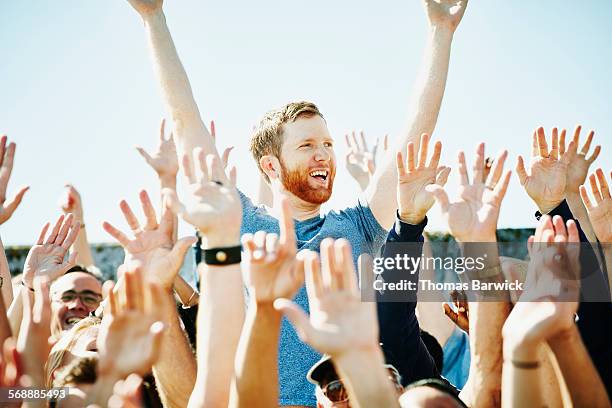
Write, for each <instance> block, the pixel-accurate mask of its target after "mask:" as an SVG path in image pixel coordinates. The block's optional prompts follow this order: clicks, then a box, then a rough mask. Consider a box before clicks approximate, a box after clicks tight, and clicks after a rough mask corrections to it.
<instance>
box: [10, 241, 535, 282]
mask: <svg viewBox="0 0 612 408" xmlns="http://www.w3.org/2000/svg"><path fill="white" fill-rule="evenodd" d="M531 234H533V229H500V230H498V231H497V238H498V241H499V242H517V241H518V242H527V238H528V237H529V236H530V235H531ZM427 236H428V237H429V239H430V240H431V241H443V242H451V241H453V239H452V237H451V236H450V235H448V234H445V233H437V232H434V233H428V234H427ZM29 249H30V248H29V247H27V246H13V247H7V248H5V252H6V257H7V259H8V263H9V268H10V270H11V275H13V276H15V275H18V274H20V273H21V272H22V271H23V264H24V262H25V258H26V256H27V255H28V251H29ZM92 252H93V257H94V260H95V261H96V266H97V267H98V268H99V269H100V271H101V272H102V275H103V276H104V278H105V279H112V278H114V276H115V271H116V270H117V267H118V266H119V265H120V264H121V263H122V262H123V256H124V255H123V249H122V248H121V247H120V246H117V245H110V244H93V245H92ZM526 252H527V248H526V247H525V253H526ZM509 256H510V255H509ZM516 256H521V257H522V256H524V254H516ZM187 258H188V259H189V260H188V261H187V262H185V264H184V265H183V269H182V270H181V275H183V276H184V277H185V278H186V279H187V281H190V282H193V281H194V277H193V265H194V262H193V261H192V259H193V257H192V256H189V255H188V256H187Z"/></svg>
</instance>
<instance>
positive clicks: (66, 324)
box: [50, 272, 102, 333]
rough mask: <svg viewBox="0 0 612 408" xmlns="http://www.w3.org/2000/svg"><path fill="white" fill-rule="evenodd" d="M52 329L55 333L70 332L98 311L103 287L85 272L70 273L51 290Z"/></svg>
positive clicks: (52, 286) (59, 279)
mask: <svg viewBox="0 0 612 408" xmlns="http://www.w3.org/2000/svg"><path fill="white" fill-rule="evenodd" d="M50 296H51V328H52V331H53V332H54V333H58V332H62V331H66V330H70V329H71V328H72V327H73V326H74V325H75V324H76V323H77V322H79V321H80V320H81V319H83V318H85V317H87V316H88V315H89V313H90V312H92V311H94V310H96V309H97V307H98V306H99V305H100V301H101V300H102V285H101V284H100V282H99V281H98V280H97V279H96V278H94V277H93V276H92V275H90V274H88V273H85V272H70V273H67V274H66V275H64V276H62V277H60V278H58V279H57V280H56V281H55V282H53V284H52V285H51V288H50Z"/></svg>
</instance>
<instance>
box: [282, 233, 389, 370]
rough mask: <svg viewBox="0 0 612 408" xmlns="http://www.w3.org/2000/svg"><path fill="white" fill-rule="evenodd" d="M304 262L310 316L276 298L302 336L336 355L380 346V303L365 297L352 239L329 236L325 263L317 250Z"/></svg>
mask: <svg viewBox="0 0 612 408" xmlns="http://www.w3.org/2000/svg"><path fill="white" fill-rule="evenodd" d="M303 262H304V269H305V271H306V290H307V292H308V303H309V305H310V317H309V316H308V315H307V314H306V313H305V312H304V311H303V310H302V309H301V308H300V307H299V306H297V305H296V304H295V303H293V302H291V301H290V300H288V299H277V300H276V301H275V302H274V307H275V308H276V309H278V310H280V311H282V312H283V313H285V314H286V315H287V317H288V318H289V320H290V321H291V323H292V324H293V325H294V326H295V328H296V331H297V332H298V335H299V336H300V338H301V339H302V340H303V341H305V342H306V343H308V344H310V345H311V346H312V347H314V348H315V349H317V350H318V351H319V352H321V353H327V354H330V355H331V356H332V357H333V358H338V357H340V356H341V355H342V354H343V353H352V352H355V351H360V350H371V349H372V348H376V347H378V324H377V322H376V303H374V302H362V301H361V297H360V292H359V288H358V286H357V277H356V274H355V268H354V266H353V257H352V255H351V248H350V244H349V243H348V241H346V240H344V239H339V240H337V241H334V240H333V239H331V238H326V239H324V240H323V242H321V266H319V256H318V255H317V254H316V253H315V252H308V253H306V254H305V256H304V257H303ZM366 273H367V272H366ZM368 290H373V289H372V288H371V287H369V288H368ZM372 296H373V295H372Z"/></svg>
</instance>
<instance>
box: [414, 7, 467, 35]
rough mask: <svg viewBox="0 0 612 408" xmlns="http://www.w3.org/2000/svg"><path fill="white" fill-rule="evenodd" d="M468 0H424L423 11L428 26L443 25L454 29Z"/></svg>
mask: <svg viewBox="0 0 612 408" xmlns="http://www.w3.org/2000/svg"><path fill="white" fill-rule="evenodd" d="M467 3H468V0H425V2H424V4H425V11H426V12H427V19H428V20H429V25H430V26H445V27H448V28H450V29H451V30H452V31H455V29H456V28H457V26H458V25H459V23H460V22H461V19H462V18H463V14H464V13H465V9H466V7H467Z"/></svg>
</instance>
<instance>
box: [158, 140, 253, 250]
mask: <svg viewBox="0 0 612 408" xmlns="http://www.w3.org/2000/svg"><path fill="white" fill-rule="evenodd" d="M194 154H195V156H196V157H195V159H196V160H195V162H196V163H198V164H199V174H198V176H197V177H196V173H195V171H194V168H193V166H192V163H193V162H192V160H191V158H190V157H189V156H188V155H185V156H184V157H183V169H184V171H185V176H186V178H187V182H188V185H187V194H186V195H185V197H184V201H180V200H179V198H178V196H177V194H176V191H175V190H172V189H164V196H165V197H166V198H167V199H168V204H169V206H170V208H171V209H172V211H173V212H174V213H175V214H176V215H178V216H180V217H181V218H182V219H183V220H185V221H186V222H188V223H189V224H191V225H193V226H194V227H196V228H197V229H198V230H199V231H200V232H201V233H202V235H203V238H204V240H205V241H206V242H205V243H204V245H208V246H210V245H212V242H213V241H214V246H233V245H236V244H237V243H238V242H239V240H240V225H241V223H242V205H241V203H240V197H239V196H238V191H237V190H236V186H235V174H236V173H235V169H232V170H231V171H230V178H229V179H228V178H227V176H226V175H225V172H224V170H223V167H222V166H221V163H220V162H219V159H218V158H217V157H215V156H213V155H209V156H208V157H207V158H205V157H204V153H203V151H202V149H196V151H195V152H194Z"/></svg>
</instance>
